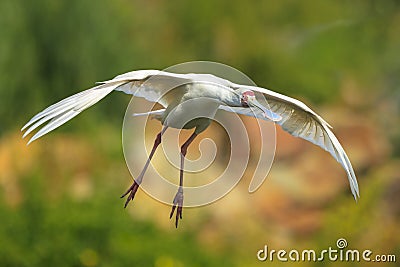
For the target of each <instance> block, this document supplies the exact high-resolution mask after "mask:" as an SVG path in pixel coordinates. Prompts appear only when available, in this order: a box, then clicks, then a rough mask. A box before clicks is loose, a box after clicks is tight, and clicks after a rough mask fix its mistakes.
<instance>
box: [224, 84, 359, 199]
mask: <svg viewBox="0 0 400 267" xmlns="http://www.w3.org/2000/svg"><path fill="white" fill-rule="evenodd" d="M238 86H239V85H238ZM240 87H246V88H248V89H249V90H252V91H254V92H259V93H261V94H262V95H263V96H264V97H265V100H266V101H267V103H268V105H269V109H270V110H271V111H272V112H274V113H276V114H278V115H280V116H281V117H282V119H281V120H280V121H276V122H275V123H277V124H279V125H280V126H281V127H282V129H283V130H285V131H287V132H288V133H290V134H291V135H293V136H296V137H300V138H303V139H305V140H307V141H310V142H311V143H313V144H315V145H317V146H319V147H321V148H323V149H324V150H326V151H328V152H329V153H330V154H331V155H332V156H333V157H334V158H335V159H336V160H337V161H338V162H339V163H340V164H341V165H342V166H343V168H344V169H345V171H346V173H347V176H348V179H349V183H350V189H351V192H352V194H353V196H354V198H355V199H356V200H357V198H359V196H360V194H359V189H358V184H357V179H356V175H355V173H354V170H353V167H352V165H351V163H350V160H349V158H348V156H347V154H346V152H345V151H344V149H343V147H342V145H341V144H340V143H339V141H338V139H337V138H336V136H335V135H334V134H333V132H332V131H331V128H332V127H331V126H330V125H329V124H328V123H327V122H326V121H325V120H324V119H322V118H321V117H320V116H319V115H318V114H316V113H315V112H314V111H313V110H311V109H310V108H309V107H307V106H306V105H305V104H304V103H302V102H301V101H299V100H297V99H294V98H291V97H288V96H285V95H282V94H279V93H276V92H274V91H271V90H268V89H264V88H260V87H256V86H240ZM220 109H223V110H226V111H231V112H236V113H238V114H244V115H247V116H252V117H256V118H259V119H264V120H268V118H266V117H265V116H263V114H262V111H260V110H256V109H254V110H251V109H249V108H243V107H227V106H223V105H221V106H220Z"/></svg>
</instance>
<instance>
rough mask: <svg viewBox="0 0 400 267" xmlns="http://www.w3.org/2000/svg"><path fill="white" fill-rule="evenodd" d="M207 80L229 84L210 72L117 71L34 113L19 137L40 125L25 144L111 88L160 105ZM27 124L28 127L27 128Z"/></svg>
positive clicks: (165, 104) (100, 96)
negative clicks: (112, 76) (190, 85)
mask: <svg viewBox="0 0 400 267" xmlns="http://www.w3.org/2000/svg"><path fill="white" fill-rule="evenodd" d="M201 81H211V82H214V83H220V84H225V85H231V84H232V83H231V82H229V81H227V80H224V79H222V78H219V77H216V76H214V75H211V74H177V73H170V72H165V71H159V70H138V71H132V72H128V73H125V74H121V75H118V76H116V77H115V78H113V79H112V80H108V81H104V82H100V83H99V85H98V86H95V87H93V88H90V89H88V90H85V91H83V92H80V93H77V94H75V95H72V96H70V97H68V98H65V99H63V100H61V101H59V102H58V103H56V104H54V105H51V106H50V107H48V108H46V109H45V110H43V111H42V112H40V113H38V114H37V115H35V116H34V117H33V118H32V119H31V120H30V121H29V122H28V123H27V124H25V126H24V127H23V128H22V129H21V131H24V130H25V129H27V130H26V132H25V133H24V135H23V137H25V136H27V135H28V134H30V133H31V132H32V131H34V130H35V129H37V128H38V127H40V126H41V125H43V124H44V123H46V122H47V124H46V125H45V126H43V127H42V128H41V129H40V130H39V131H38V132H37V133H36V134H35V135H33V137H32V138H31V139H30V140H29V142H28V144H29V143H31V142H33V141H34V140H36V139H38V138H40V137H42V136H43V135H45V134H47V133H48V132H50V131H52V130H54V129H56V128H57V127H59V126H61V125H62V124H64V123H66V122H67V121H69V120H71V119H72V118H74V117H75V116H77V115H78V114H79V113H81V112H82V111H83V110H85V109H87V108H89V107H90V106H92V105H94V104H96V103H97V102H99V101H100V100H101V99H103V98H104V97H105V96H107V95H108V94H109V93H111V92H112V91H113V90H117V91H122V92H125V93H127V94H132V95H134V96H137V97H143V98H145V99H146V100H148V101H151V102H158V103H160V104H161V105H163V106H164V107H166V106H168V105H169V103H170V102H172V101H176V99H179V97H180V95H183V94H184V93H185V88H186V87H185V86H182V85H185V84H188V83H192V82H201ZM28 127H29V128H28Z"/></svg>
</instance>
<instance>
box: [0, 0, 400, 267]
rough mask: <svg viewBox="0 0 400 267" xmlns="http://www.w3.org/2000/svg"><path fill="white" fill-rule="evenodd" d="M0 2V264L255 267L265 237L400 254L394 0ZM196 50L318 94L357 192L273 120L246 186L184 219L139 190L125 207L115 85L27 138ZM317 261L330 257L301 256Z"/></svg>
mask: <svg viewBox="0 0 400 267" xmlns="http://www.w3.org/2000/svg"><path fill="white" fill-rule="evenodd" d="M0 10H1V16H0V33H1V35H0V36H1V38H0V101H1V102H0V188H1V191H0V218H1V222H0V226H1V227H0V266H50V265H52V266H126V265H132V266H258V265H259V264H260V263H259V262H258V261H257V260H256V252H257V250H258V249H261V248H262V247H263V246H264V244H268V245H269V246H271V247H273V248H275V249H280V248H283V249H292V248H298V249H302V248H309V249H310V248H314V249H319V248H321V249H324V248H327V247H329V246H334V243H335V242H336V240H337V239H338V238H340V237H344V238H346V239H347V240H348V241H349V244H350V246H351V247H353V248H360V249H361V248H368V249H371V250H373V251H374V252H375V253H382V254H383V253H387V254H389V253H395V254H397V259H398V260H400V253H399V252H400V239H399V237H400V230H399V229H400V205H399V203H400V198H399V196H400V176H399V172H398V166H399V163H400V159H399V156H400V126H399V125H400V121H399V118H400V116H399V115H400V105H399V103H400V90H399V84H400V75H399V73H400V53H399V48H400V5H399V2H398V1H394V0H393V1H389V0H383V1H344V0H342V1H311V0H307V1H294V0H285V1H262V2H261V1H236V0H231V1H218V2H215V1H208V0H207V1H181V0H178V1H173V2H170V1H163V0H151V1H149V0H147V1H144V0H137V1H132V0H115V1H105V0H98V1H89V0H80V1H77V0H71V1H59V0H56V1H55V0H36V1H24V0H1V1H0ZM192 60H210V61H216V62H221V63H225V64H228V65H231V66H233V67H235V68H237V69H239V70H241V71H242V72H244V73H246V74H247V75H248V76H249V77H250V78H252V79H253V80H254V81H255V82H256V83H257V84H258V85H260V86H264V87H268V88H271V89H273V90H276V91H279V92H282V93H284V94H287V95H291V96H294V97H297V98H300V99H301V100H304V101H305V102H306V103H308V104H310V103H313V104H312V106H313V107H315V110H316V111H318V112H320V113H321V114H322V115H323V116H324V117H326V118H327V120H328V121H329V122H330V123H331V124H332V125H334V127H335V133H337V135H338V137H339V139H340V140H341V141H342V142H343V145H344V147H345V148H346V151H348V153H349V156H350V158H351V159H352V162H353V163H354V167H355V170H356V173H357V174H358V178H359V181H360V188H361V199H360V201H359V203H358V204H355V203H354V200H352V199H351V195H350V193H349V192H348V188H347V184H346V180H345V179H344V177H345V174H344V172H343V171H342V170H341V169H340V167H339V166H338V165H337V163H336V162H334V161H333V160H332V159H330V157H329V155H327V154H326V153H325V152H323V151H320V149H318V148H316V147H314V146H312V145H310V144H308V143H306V142H304V141H301V140H297V139H295V138H292V137H290V136H288V135H287V134H285V133H283V132H282V131H278V145H277V146H278V148H277V157H276V159H277V160H276V161H275V164H274V166H273V168H272V170H271V173H270V177H269V178H268V179H267V181H266V182H265V184H264V185H263V187H262V188H261V189H260V190H259V191H257V192H256V193H255V194H252V195H249V194H248V193H247V192H246V189H247V184H246V182H244V183H241V185H240V186H239V187H238V188H236V189H235V190H233V191H232V192H231V194H229V195H228V196H227V197H225V198H224V199H222V200H220V201H219V202H217V203H214V204H212V205H210V206H207V207H203V208H198V209H186V210H185V211H184V217H185V218H184V220H183V222H182V224H181V226H180V228H179V229H178V230H175V229H174V227H173V224H172V222H170V221H169V219H168V214H169V207H167V206H165V205H162V204H160V203H158V202H156V201H154V200H153V199H150V198H149V197H147V196H146V195H145V194H143V193H141V192H139V194H138V196H137V199H135V203H134V204H133V205H132V206H130V207H129V208H128V209H127V210H123V209H122V204H123V203H122V201H121V200H120V199H119V198H118V196H119V194H120V193H122V192H123V191H124V190H125V189H126V187H127V186H128V184H129V182H130V178H129V177H130V175H129V172H128V171H127V169H126V166H125V162H124V158H123V154H122V149H121V137H120V133H121V132H120V131H121V122H122V117H123V114H124V110H125V106H126V105H127V104H128V101H129V97H128V96H125V95H123V94H117V93H115V94H112V95H111V96H109V97H108V98H106V99H104V100H103V101H102V102H101V103H99V104H98V105H96V106H95V107H93V108H91V109H90V110H88V111H86V112H85V114H84V115H82V116H79V117H78V118H76V119H74V120H73V121H72V122H71V123H69V124H67V125H65V126H63V127H61V128H60V129H58V130H57V131H56V132H55V133H53V134H52V135H49V136H46V137H45V138H46V140H41V141H38V142H35V143H34V144H32V145H31V146H29V147H28V148H27V147H25V141H23V140H21V136H20V133H19V129H20V128H21V126H22V125H23V124H24V123H25V122H26V121H27V120H28V119H29V118H30V117H31V116H32V115H34V114H35V113H36V112H38V111H40V110H41V109H43V108H44V107H46V106H48V105H50V104H52V103H54V102H56V101H57V100H60V99H62V98H64V97H66V96H68V95H71V94H73V93H76V92H78V91H80V90H83V89H85V88H89V87H91V86H92V85H93V84H94V82H96V81H101V80H106V79H109V78H112V77H113V76H115V75H117V74H120V73H123V72H127V71H131V70H136V69H146V68H152V69H162V68H165V67H168V66H171V65H173V64H177V63H181V62H185V61H192ZM211 130H212V129H211ZM212 134H213V133H211V134H210V135H212ZM66 163H68V164H66ZM321 166H324V168H321ZM261 264H267V263H261ZM275 264H276V265H278V266H279V265H280V264H281V263H279V262H275ZM326 264H328V265H329V264H331V265H333V264H335V266H338V265H339V264H340V262H337V263H329V262H323V263H318V264H314V263H309V264H308V266H313V265H326ZM383 265H384V266H390V264H389V263H385V264H383V263H381V264H379V266H383ZM304 266H306V264H304Z"/></svg>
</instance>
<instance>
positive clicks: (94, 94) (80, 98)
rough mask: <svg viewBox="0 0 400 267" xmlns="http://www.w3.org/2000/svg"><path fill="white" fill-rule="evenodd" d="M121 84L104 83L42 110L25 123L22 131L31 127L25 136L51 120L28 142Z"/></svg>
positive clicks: (55, 126) (76, 113)
mask: <svg viewBox="0 0 400 267" xmlns="http://www.w3.org/2000/svg"><path fill="white" fill-rule="evenodd" d="M121 84H123V82H115V83H107V84H102V85H99V86H96V87H93V88H91V89H88V90H85V91H83V92H80V93H77V94H75V95H72V96H70V97H68V98H65V99H63V100H61V101H60V102H57V103H55V104H53V105H51V106H50V107H48V108H46V109H45V110H43V111H42V112H39V113H38V114H36V115H35V116H34V117H33V118H32V119H31V120H30V121H29V122H28V123H27V124H25V125H24V127H22V129H21V131H24V130H25V129H26V128H27V127H29V128H28V129H27V131H26V132H25V133H24V135H23V137H26V136H27V135H28V134H30V133H31V132H32V131H33V130H35V129H37V128H38V127H39V126H40V125H42V124H43V123H45V122H47V121H49V120H50V121H49V122H48V123H47V124H46V125H45V126H43V128H41V129H40V130H39V131H38V132H37V133H36V134H35V135H34V136H33V137H32V138H31V139H30V140H29V142H28V144H30V143H31V142H33V141H35V140H36V139H38V138H40V137H42V136H43V135H45V134H47V133H48V132H50V131H52V130H54V129H55V128H57V127H59V126H61V125H62V124H64V123H66V122H67V121H69V120H70V119H72V118H74V117H75V116H76V115H78V114H79V113H81V112H82V111H83V110H85V109H87V108H89V107H90V106H92V105H94V104H96V103H97V102H99V101H100V100H101V99H103V98H104V97H105V96H106V95H108V94H109V93H111V92H112V91H113V90H114V89H115V88H117V87H118V86H120V85H121Z"/></svg>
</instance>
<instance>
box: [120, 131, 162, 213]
mask: <svg viewBox="0 0 400 267" xmlns="http://www.w3.org/2000/svg"><path fill="white" fill-rule="evenodd" d="M166 130H167V127H164V128H163V129H162V131H161V132H159V133H158V135H157V137H156V140H155V141H154V145H153V148H152V149H151V152H150V155H149V158H148V159H147V161H146V164H145V165H144V167H143V170H142V172H141V173H140V174H139V176H138V177H137V178H136V179H134V180H133V184H132V185H131V187H129V189H128V191H126V192H125V194H123V195H122V196H121V198H123V197H125V196H126V195H128V194H129V196H128V198H127V199H126V202H125V205H124V208H126V206H128V203H129V202H130V201H131V200H133V198H134V197H135V194H136V192H137V190H138V188H139V185H140V184H141V183H142V180H143V176H144V174H145V173H146V170H147V168H148V167H149V164H150V161H151V159H152V158H153V155H154V153H155V152H156V149H157V147H158V146H159V145H160V144H161V137H162V135H163V134H164V132H165V131H166Z"/></svg>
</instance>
